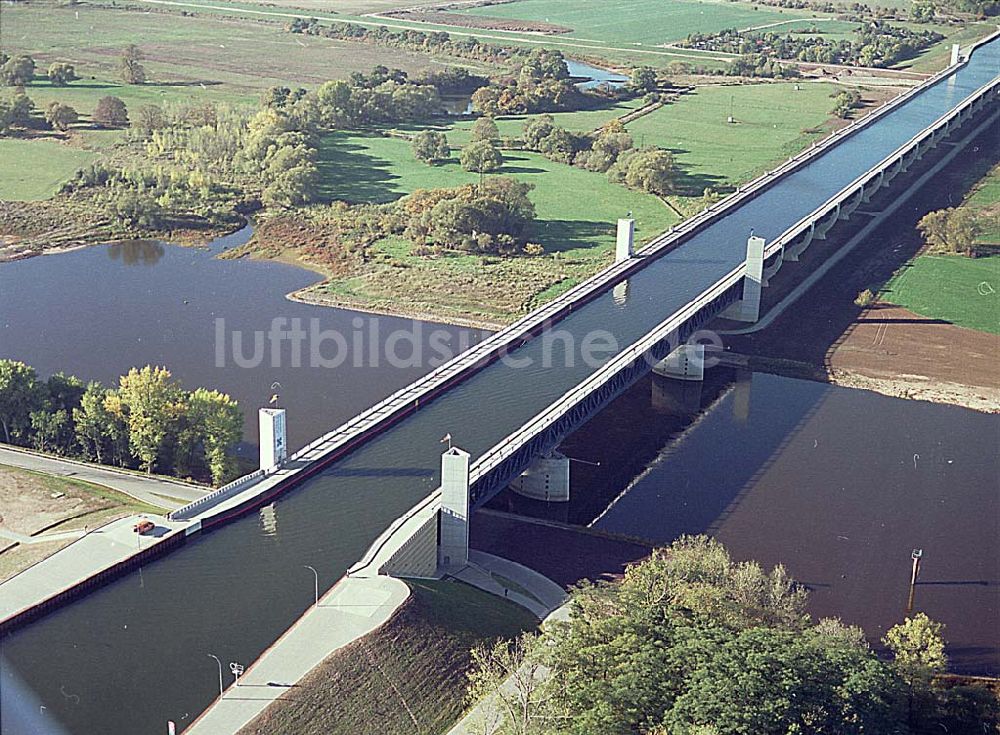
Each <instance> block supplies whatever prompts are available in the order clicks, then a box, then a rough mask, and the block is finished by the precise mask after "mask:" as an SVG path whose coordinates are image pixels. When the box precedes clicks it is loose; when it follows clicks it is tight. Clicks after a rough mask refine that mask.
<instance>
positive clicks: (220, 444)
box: [0, 360, 243, 485]
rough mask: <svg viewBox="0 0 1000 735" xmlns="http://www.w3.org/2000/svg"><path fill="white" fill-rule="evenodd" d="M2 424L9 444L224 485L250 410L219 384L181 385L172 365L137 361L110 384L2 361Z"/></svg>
mask: <svg viewBox="0 0 1000 735" xmlns="http://www.w3.org/2000/svg"><path fill="white" fill-rule="evenodd" d="M0 428H2V429H3V437H2V438H3V440H4V441H5V442H6V443H8V444H20V445H23V446H33V447H35V448H36V449H38V450H40V451H45V452H55V453H57V454H61V455H65V456H70V457H79V458H83V459H87V460H95V461H97V462H100V463H105V464H114V465H118V466H121V467H140V468H142V469H144V470H146V471H147V472H152V471H153V470H154V469H156V470H157V471H158V472H162V473H170V474H175V475H178V476H181V477H185V476H195V477H199V476H204V477H207V478H211V480H212V482H214V483H215V484H217V485H220V484H222V483H224V482H226V481H228V480H229V479H231V477H232V476H233V474H234V472H235V470H236V465H235V459H234V455H233V451H234V450H235V448H236V445H237V444H238V443H239V441H240V439H241V438H242V436H243V414H242V413H241V412H240V409H239V406H238V405H237V403H236V401H234V400H233V399H232V398H230V397H229V396H227V395H225V394H223V393H219V392H218V391H214V390H207V389H205V388H198V389H196V390H194V391H191V392H187V391H184V390H182V389H181V387H180V386H179V385H177V383H176V382H175V381H174V380H173V379H172V377H171V375H170V371H168V370H167V369H166V368H159V367H151V366H149V365H147V366H146V367H144V368H141V369H137V368H133V369H131V370H129V372H128V373H127V374H126V375H123V376H122V377H121V378H120V380H119V382H118V386H117V387H116V388H108V387H106V386H104V385H102V384H100V383H98V382H91V383H87V384H86V385H84V383H83V382H82V381H81V380H80V379H78V378H75V377H73V376H69V375H64V374H62V373H56V374H55V375H53V376H52V377H50V378H49V379H48V380H45V381H43V380H40V379H39V378H38V376H37V374H36V373H35V370H34V368H31V367H29V366H28V365H25V364H24V363H22V362H16V361H14V360H0Z"/></svg>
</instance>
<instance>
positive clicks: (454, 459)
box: [438, 447, 469, 569]
mask: <svg viewBox="0 0 1000 735" xmlns="http://www.w3.org/2000/svg"><path fill="white" fill-rule="evenodd" d="M468 563H469V453H468V452H465V451H463V450H461V449H459V448H458V447H452V448H450V449H449V450H448V451H447V452H445V453H444V454H442V455H441V525H440V530H439V532H438V565H439V566H440V567H442V568H444V569H448V568H450V567H464V566H465V565H466V564H468Z"/></svg>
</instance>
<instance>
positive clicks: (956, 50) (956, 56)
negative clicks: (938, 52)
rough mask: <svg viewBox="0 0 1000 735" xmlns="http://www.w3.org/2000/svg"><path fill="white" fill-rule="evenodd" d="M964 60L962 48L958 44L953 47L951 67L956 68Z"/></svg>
mask: <svg viewBox="0 0 1000 735" xmlns="http://www.w3.org/2000/svg"><path fill="white" fill-rule="evenodd" d="M961 60H962V47H961V46H959V45H958V44H957V43H953V44H952V45H951V66H955V64H957V63H958V62H959V61H961Z"/></svg>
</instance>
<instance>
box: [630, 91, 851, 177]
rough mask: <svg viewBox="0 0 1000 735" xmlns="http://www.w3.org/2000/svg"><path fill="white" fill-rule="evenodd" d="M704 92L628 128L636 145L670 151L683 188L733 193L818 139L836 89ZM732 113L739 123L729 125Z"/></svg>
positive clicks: (680, 101) (655, 112)
mask: <svg viewBox="0 0 1000 735" xmlns="http://www.w3.org/2000/svg"><path fill="white" fill-rule="evenodd" d="M794 86H795V85H794V84H791V83H777V84H757V85H734V86H717V87H701V88H699V89H697V90H696V91H695V92H694V93H693V94H690V95H686V96H684V97H682V98H681V99H680V100H679V101H678V102H676V103H674V104H672V105H667V106H666V107H662V108H660V109H659V110H656V111H654V112H653V113H651V114H649V115H646V116H644V117H641V118H639V119H638V120H635V121H634V122H632V123H630V124H629V125H628V129H629V132H631V133H632V136H633V137H634V138H635V142H636V144H637V145H641V144H645V145H658V146H662V147H664V148H669V149H670V150H672V151H673V152H674V155H676V156H677V161H678V163H679V164H680V165H681V167H682V168H683V169H684V171H685V174H686V176H685V180H684V181H683V182H682V184H683V186H685V188H687V189H688V190H690V192H692V193H700V192H701V190H702V189H704V188H705V187H706V186H712V187H720V186H733V185H735V184H737V183H739V182H742V181H746V180H748V179H751V178H753V177H754V176H756V175H757V174H759V173H761V172H763V171H765V170H766V169H768V168H770V167H773V166H774V165H775V164H776V163H778V162H780V161H782V160H784V159H785V158H787V157H789V156H791V155H792V154H794V153H796V152H797V151H799V150H802V149H803V148H804V147H806V145H808V143H809V142H810V141H811V140H813V139H815V138H816V137H818V134H815V133H805V132H803V131H805V130H811V129H814V128H818V127H819V126H821V125H822V124H823V123H824V122H825V121H827V120H828V119H829V117H830V115H829V110H830V108H831V107H832V106H833V103H832V101H831V100H830V99H829V96H830V94H831V92H833V91H834V89H835V87H834V86H833V85H830V84H825V83H802V84H800V89H799V90H798V91H796V90H795V88H794ZM730 110H732V111H733V115H734V117H735V118H736V120H737V123H736V124H729V123H727V122H726V119H727V117H728V116H729V114H730Z"/></svg>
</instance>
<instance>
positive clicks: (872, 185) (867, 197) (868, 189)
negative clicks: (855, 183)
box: [861, 169, 885, 203]
mask: <svg viewBox="0 0 1000 735" xmlns="http://www.w3.org/2000/svg"><path fill="white" fill-rule="evenodd" d="M883 182H885V169H882V170H881V171H879V174H878V176H877V177H876V178H875V180H874V181H869V182H868V183H867V184H865V185H864V187H863V188H862V189H861V192H862V193H861V201H863V202H866V203H867V202H870V201H871V200H872V197H873V196H875V192H876V191H878V190H879V189H881V188H882V184H883Z"/></svg>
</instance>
